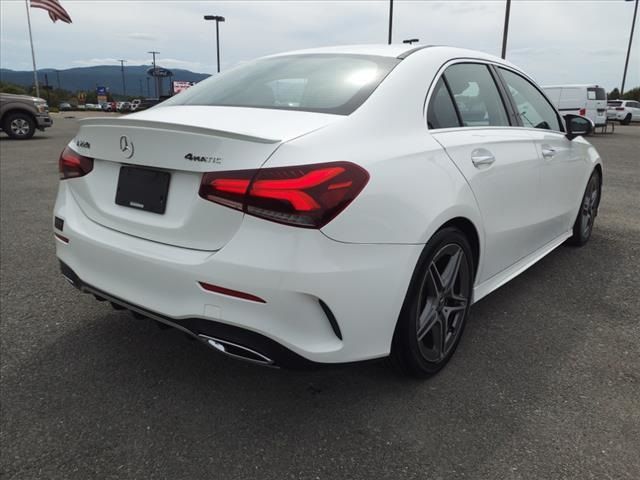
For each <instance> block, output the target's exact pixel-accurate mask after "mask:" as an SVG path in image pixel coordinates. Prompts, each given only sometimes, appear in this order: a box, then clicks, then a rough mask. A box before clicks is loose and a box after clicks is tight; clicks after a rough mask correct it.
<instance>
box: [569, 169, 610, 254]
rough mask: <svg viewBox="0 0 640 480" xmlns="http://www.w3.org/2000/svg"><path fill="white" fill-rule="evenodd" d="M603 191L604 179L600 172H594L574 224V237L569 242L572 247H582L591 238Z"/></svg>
mask: <svg viewBox="0 0 640 480" xmlns="http://www.w3.org/2000/svg"><path fill="white" fill-rule="evenodd" d="M601 191H602V178H601V176H600V172H599V171H598V170H594V171H593V173H592V174H591V177H590V178H589V182H587V188H585V191H584V195H583V197H582V203H581V204H580V211H579V212H578V217H577V218H576V221H575V222H574V224H573V235H572V236H571V238H569V240H568V242H569V244H571V245H575V246H578V247H581V246H582V245H584V244H585V243H587V242H588V241H589V238H591V232H592V231H593V225H594V223H595V221H596V216H597V215H598V207H599V206H600V194H601Z"/></svg>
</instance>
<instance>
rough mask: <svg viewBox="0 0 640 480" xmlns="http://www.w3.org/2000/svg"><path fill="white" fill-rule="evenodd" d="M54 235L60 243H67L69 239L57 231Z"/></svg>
mask: <svg viewBox="0 0 640 480" xmlns="http://www.w3.org/2000/svg"><path fill="white" fill-rule="evenodd" d="M54 235H55V237H56V238H57V239H58V240H60V241H61V242H62V243H69V239H68V238H67V237H65V236H63V235H60V234H59V233H54Z"/></svg>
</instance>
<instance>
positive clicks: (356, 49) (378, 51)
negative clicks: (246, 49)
mask: <svg viewBox="0 0 640 480" xmlns="http://www.w3.org/2000/svg"><path fill="white" fill-rule="evenodd" d="M425 49H428V50H430V51H432V50H437V51H438V53H439V54H442V53H443V50H444V53H445V55H449V56H450V57H451V58H476V59H484V60H488V61H492V62H495V63H499V64H502V65H506V66H510V67H513V68H514V69H516V70H520V68H518V67H517V66H516V65H513V64H512V63H510V62H508V61H506V60H503V59H502V58H499V57H496V56H494V55H490V54H488V53H485V52H481V51H478V50H469V49H465V48H459V47H451V46H447V45H423V44H420V45H409V44H405V43H393V44H391V45H387V44H368V45H340V46H327V47H318V48H308V49H304V50H294V51H290V52H282V53H276V54H274V55H267V56H265V57H262V58H273V57H281V56H286V55H307V54H323V53H328V54H343V55H373V56H380V57H390V58H406V57H408V56H409V55H411V54H413V53H414V52H418V51H421V50H425Z"/></svg>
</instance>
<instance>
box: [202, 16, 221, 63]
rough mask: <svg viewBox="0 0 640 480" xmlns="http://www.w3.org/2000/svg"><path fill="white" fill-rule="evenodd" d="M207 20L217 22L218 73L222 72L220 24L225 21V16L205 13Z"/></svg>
mask: <svg viewBox="0 0 640 480" xmlns="http://www.w3.org/2000/svg"><path fill="white" fill-rule="evenodd" d="M204 19H205V20H214V21H215V22H216V63H217V64H218V73H220V32H219V30H218V25H219V24H220V22H224V21H225V18H224V17H221V16H220V15H205V16H204Z"/></svg>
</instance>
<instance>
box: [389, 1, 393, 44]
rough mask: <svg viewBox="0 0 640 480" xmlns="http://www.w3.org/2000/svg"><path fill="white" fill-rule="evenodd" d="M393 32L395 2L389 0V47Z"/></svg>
mask: <svg viewBox="0 0 640 480" xmlns="http://www.w3.org/2000/svg"><path fill="white" fill-rule="evenodd" d="M392 30H393V0H389V45H391V37H392V35H391V31H392Z"/></svg>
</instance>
